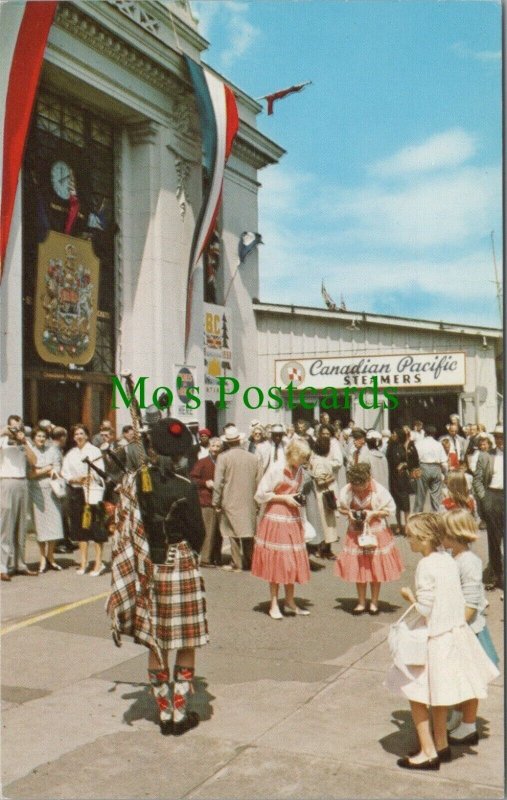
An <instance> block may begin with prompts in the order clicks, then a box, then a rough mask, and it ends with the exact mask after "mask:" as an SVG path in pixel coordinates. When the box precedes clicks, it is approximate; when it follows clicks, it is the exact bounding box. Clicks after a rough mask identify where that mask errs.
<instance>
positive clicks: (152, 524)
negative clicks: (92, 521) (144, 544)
mask: <svg viewBox="0 0 507 800" xmlns="http://www.w3.org/2000/svg"><path fill="white" fill-rule="evenodd" d="M149 470H150V476H151V482H152V485H153V491H152V492H149V493H143V492H142V491H141V476H138V498H139V506H140V510H141V516H142V519H143V524H144V527H145V530H146V533H147V536H148V541H149V544H150V553H151V556H152V560H153V561H154V562H155V563H157V564H160V563H164V561H165V551H166V550H167V546H168V545H170V544H177V543H178V542H182V541H185V542H187V544H188V545H189V546H190V547H191V548H192V550H194V551H195V552H196V553H199V552H200V550H201V547H202V544H203V541H204V534H205V531H204V523H203V519H202V513H201V507H200V505H199V496H198V494H197V489H196V487H195V486H194V484H193V483H191V482H190V481H189V480H188V478H184V477H183V476H182V475H177V474H175V473H174V472H169V471H167V470H164V469H163V468H162V469H160V468H159V467H158V466H150V468H149Z"/></svg>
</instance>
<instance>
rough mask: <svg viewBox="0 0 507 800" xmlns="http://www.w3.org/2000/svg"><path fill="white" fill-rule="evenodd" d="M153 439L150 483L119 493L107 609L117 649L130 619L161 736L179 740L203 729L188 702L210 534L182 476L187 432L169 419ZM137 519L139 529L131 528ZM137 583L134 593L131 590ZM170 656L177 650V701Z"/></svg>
mask: <svg viewBox="0 0 507 800" xmlns="http://www.w3.org/2000/svg"><path fill="white" fill-rule="evenodd" d="M150 439H151V448H149V449H148V456H149V466H148V471H149V479H150V480H149V481H146V467H142V468H141V469H139V470H137V472H136V473H134V474H133V475H130V476H126V478H125V479H124V483H123V485H122V489H123V492H122V495H121V498H122V500H121V502H122V503H123V505H121V504H120V507H119V510H118V520H119V522H118V525H117V531H116V534H115V540H114V544H113V570H112V571H113V584H112V591H111V595H110V598H109V601H108V606H107V608H108V612H109V614H110V615H111V616H112V618H113V636H115V641H117V639H118V638H119V636H118V634H119V628H120V627H122V625H121V622H122V621H124V620H125V619H126V618H128V619H130V620H133V622H132V623H131V628H130V629H129V628H128V626H123V630H124V632H126V633H129V634H130V635H132V636H134V639H135V641H137V642H139V643H141V644H144V645H146V646H147V647H149V648H150V652H149V657H148V676H149V680H150V684H151V687H152V690H153V694H154V696H155V699H156V702H157V705H158V708H159V714H160V729H161V732H162V734H164V735H167V734H174V735H175V736H179V735H181V734H182V733H185V731H188V730H190V729H191V728H195V727H196V725H198V723H199V717H198V716H197V714H196V713H195V712H193V711H189V710H188V705H187V702H188V699H189V695H190V692H191V684H192V680H193V676H194V664H195V648H196V647H200V646H201V645H204V644H206V643H207V642H208V624H207V619H206V600H205V594H204V583H203V580H202V577H201V574H200V572H199V567H198V553H199V551H200V549H201V547H202V543H203V541H204V535H205V531H204V524H203V520H202V514H201V509H200V506H199V498H198V494H197V489H196V487H195V486H194V485H193V484H192V483H191V482H190V481H189V480H188V479H187V478H185V477H183V476H182V475H181V474H178V472H177V470H178V469H179V466H180V462H181V460H182V459H184V458H186V457H188V452H189V450H190V448H191V447H192V436H191V434H190V431H189V430H188V428H187V427H186V426H185V425H184V424H183V423H182V422H180V421H179V420H177V419H173V418H170V417H166V418H163V419H161V420H159V421H158V422H157V423H155V425H154V426H153V427H152V429H151V432H150ZM132 491H134V492H135V496H134V498H133V497H132ZM125 498H127V499H125ZM136 499H137V502H138V504H139V508H137V503H136ZM130 503H132V505H129V504H130ZM132 512H134V515H133V513H132ZM136 512H137V513H136ZM138 512H140V516H139V513H138ZM133 516H134V517H135V519H136V520H137V521H138V522H137V524H135V525H134V526H132V518H133ZM141 523H142V524H141ZM129 525H130V526H131V527H130V528H129ZM126 541H127V546H125V542H126ZM129 545H130V546H129ZM132 553H134V554H135V556H132ZM132 572H134V575H133V576H132ZM132 578H133V579H134V581H135V585H136V588H135V590H134V591H132V590H129V585H131V583H132ZM129 599H130V602H131V604H134V613H131V610H130V616H129V611H128V610H127V611H126V609H125V606H126V604H127V603H128V600H129ZM170 650H176V662H175V667H174V690H173V693H172V696H171V692H170V688H169V678H170V675H169V663H168V659H169V651H170Z"/></svg>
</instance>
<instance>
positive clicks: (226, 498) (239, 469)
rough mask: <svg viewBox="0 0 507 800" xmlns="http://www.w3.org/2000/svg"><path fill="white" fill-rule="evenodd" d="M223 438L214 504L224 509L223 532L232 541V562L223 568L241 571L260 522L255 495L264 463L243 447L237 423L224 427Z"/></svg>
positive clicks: (248, 559)
mask: <svg viewBox="0 0 507 800" xmlns="http://www.w3.org/2000/svg"><path fill="white" fill-rule="evenodd" d="M224 440H225V443H226V445H227V450H226V451H225V453H222V454H221V455H220V458H219V459H218V460H217V465H216V470H215V481H214V487H213V500H212V504H213V506H214V508H216V509H217V510H218V511H220V512H221V514H220V532H221V534H222V536H228V537H229V539H230V543H231V557H232V564H230V565H229V564H226V565H225V567H224V569H227V570H229V571H234V572H241V570H243V569H245V570H249V569H250V566H251V563H252V552H253V537H254V536H255V529H256V523H257V505H256V503H255V500H254V495H255V492H256V490H257V486H258V484H259V482H260V480H261V478H262V474H263V467H262V461H261V460H260V458H258V457H257V456H256V455H254V454H253V453H249V452H247V451H246V450H243V448H241V447H240V442H241V433H240V432H239V430H238V429H237V428H236V426H235V425H229V426H228V427H227V428H226V429H225V431H224Z"/></svg>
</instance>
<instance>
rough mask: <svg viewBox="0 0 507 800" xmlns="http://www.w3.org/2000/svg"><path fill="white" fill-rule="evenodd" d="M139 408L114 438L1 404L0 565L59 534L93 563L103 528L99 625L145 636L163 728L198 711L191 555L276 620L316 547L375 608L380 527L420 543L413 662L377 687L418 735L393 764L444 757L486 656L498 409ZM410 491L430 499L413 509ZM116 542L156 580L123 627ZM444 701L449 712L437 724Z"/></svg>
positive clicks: (198, 588) (466, 722)
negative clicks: (30, 541)
mask: <svg viewBox="0 0 507 800" xmlns="http://www.w3.org/2000/svg"><path fill="white" fill-rule="evenodd" d="M144 422H145V427H144V428H142V429H141V430H136V429H134V427H133V426H132V425H127V426H125V427H124V428H123V429H122V432H121V437H119V438H117V437H116V435H115V432H114V430H113V427H112V424H111V422H109V421H108V420H104V421H103V423H102V424H101V425H100V429H99V431H98V432H97V434H96V435H95V436H93V438H92V437H91V436H90V432H89V431H88V429H87V427H86V426H85V425H84V424H82V423H78V424H76V425H74V426H73V427H72V429H71V431H70V432H69V434H67V431H66V430H65V429H63V428H61V427H58V426H55V425H53V424H52V423H51V422H50V421H49V420H41V421H40V422H39V423H38V424H37V425H36V426H35V427H34V428H33V430H30V429H27V428H25V426H24V425H23V422H22V420H21V418H20V417H19V416H17V415H11V416H10V417H9V419H8V420H7V426H6V427H5V428H4V429H3V430H2V431H0V488H1V512H2V519H1V578H2V581H10V580H11V575H12V574H25V575H30V576H35V575H38V574H42V573H44V572H46V571H47V570H51V569H53V570H60V569H61V565H60V564H58V562H57V560H56V558H55V554H58V553H62V552H69V553H71V552H74V550H76V549H77V550H78V555H79V563H78V565H77V573H78V574H79V575H85V574H89V575H90V576H93V577H97V576H99V575H101V574H103V572H104V571H105V570H106V565H105V563H104V561H103V546H104V543H105V542H106V541H107V539H108V536H110V535H112V534H115V539H114V543H113V564H112V571H113V581H112V584H113V589H112V593H111V599H110V606H109V610H110V615H111V616H112V617H113V618H114V619H115V620H116V622H115V625H116V626H117V631H116V632H117V633H119V632H120V629H122V630H123V632H127V633H130V635H133V636H134V638H135V640H136V641H139V642H142V643H143V644H146V645H147V646H148V647H149V648H150V654H149V662H148V672H149V679H150V683H151V685H152V689H153V694H154V696H155V698H156V700H157V703H158V706H159V710H160V724H161V731H162V733H164V734H165V735H167V734H168V733H171V734H175V735H179V734H181V733H183V732H185V731H186V730H189V729H190V728H192V727H195V725H196V724H198V718H197V717H196V715H195V713H193V712H190V711H188V709H186V698H187V696H188V695H189V692H190V684H191V681H192V677H193V674H194V673H193V671H194V658H195V656H194V648H195V647H198V646H201V645H202V644H205V643H206V642H207V641H208V631H207V621H206V608H205V599H204V584H203V581H202V575H201V569H202V568H217V567H221V568H222V569H224V570H226V571H229V572H251V573H252V574H253V575H254V576H256V577H258V578H260V579H262V580H263V581H265V582H266V583H267V584H268V586H269V611H268V613H269V616H270V618H271V619H273V620H276V621H281V620H283V619H284V617H285V616H290V615H293V616H301V617H307V616H308V615H309V614H310V612H309V610H308V609H307V608H304V607H301V606H300V605H298V603H296V600H295V585H296V584H304V583H307V582H308V581H309V580H310V576H311V572H312V571H315V570H319V569H323V568H324V567H325V561H330V562H334V574H335V575H336V577H337V578H338V579H340V580H342V581H345V582H348V583H351V584H354V585H355V588H356V592H357V603H356V605H355V606H354V608H353V610H352V613H353V614H354V615H360V614H363V613H369V614H371V615H377V614H378V613H379V611H380V608H379V595H380V590H381V586H382V584H383V583H386V582H390V581H396V580H398V579H399V578H400V576H401V575H402V573H403V571H404V565H403V562H402V558H401V554H400V551H399V549H398V546H397V544H396V539H395V536H396V534H398V535H404V536H407V537H408V540H409V544H410V547H411V549H412V550H413V551H414V552H417V553H420V554H421V555H422V559H421V562H420V564H419V566H418V568H417V571H416V576H415V583H416V587H415V594H414V593H413V592H412V590H411V589H409V588H408V587H405V588H404V589H402V595H403V597H404V598H405V599H406V600H407V601H408V602H410V603H412V604H413V605H414V608H415V609H416V610H417V611H418V613H419V614H420V615H421V617H422V618H424V620H425V626H426V627H427V630H428V643H427V660H426V661H425V663H424V666H422V665H421V666H419V667H414V666H412V667H411V668H410V669H409V670H408V671H407V670H403V669H402V670H400V668H399V665H397V666H395V667H393V670H392V673H391V676H390V684H391V688H393V690H394V691H397V692H399V693H401V694H403V695H404V696H405V697H407V698H408V699H409V700H410V703H411V707H412V713H413V718H414V724H415V726H416V729H417V732H418V736H419V742H420V750H419V751H418V753H416V754H414V755H413V756H410V757H408V756H407V757H406V758H404V759H400V762H399V765H400V766H401V767H404V768H409V769H411V768H417V769H438V768H439V766H440V763H441V762H442V761H445V760H449V758H450V751H449V742H451V743H453V742H454V743H456V742H458V743H459V742H465V743H468V742H469V741H472V740H474V741H475V737H476V736H477V732H476V727H475V718H476V714H477V704H478V701H479V700H480V699H481V698H483V697H485V696H486V684H487V683H488V682H489V681H490V680H492V678H494V677H495V676H496V675H497V674H498V671H497V670H496V663H497V661H498V659H497V656H496V653H495V651H494V647H493V645H492V642H491V639H490V637H489V633H488V631H487V626H486V625H485V619H484V609H485V607H486V605H487V603H486V602H485V599H484V588H486V589H488V590H494V589H496V588H498V587H503V553H502V541H503V527H504V503H503V498H504V487H503V438H504V437H503V427H502V426H500V425H497V426H496V427H495V429H494V431H493V432H491V433H488V432H487V431H485V430H483V429H482V428H483V426H479V425H474V424H471V425H467V426H465V428H464V429H462V428H461V425H460V421H459V419H457V418H456V417H451V418H450V420H449V423H448V425H447V433H446V434H445V435H444V436H440V437H439V438H438V439H437V436H436V429H435V428H434V427H433V426H431V425H426V426H424V425H423V423H422V422H421V421H415V422H414V423H413V425H412V426H408V425H406V426H402V427H399V428H397V429H395V430H394V431H392V432H391V431H388V430H382V431H377V430H374V429H370V430H364V429H363V428H361V427H359V426H357V425H355V423H354V422H353V421H352V420H351V421H350V422H349V424H348V425H347V426H346V427H342V426H341V424H340V423H338V422H336V423H334V424H332V423H331V420H330V418H329V415H328V414H327V413H326V412H323V413H322V414H321V415H320V419H319V421H318V422H317V421H316V422H315V424H314V425H310V424H309V423H307V422H306V421H304V420H302V419H300V420H298V421H297V422H296V423H295V425H294V426H288V427H287V428H286V427H284V426H283V425H282V424H279V423H277V424H274V425H263V424H261V423H260V421H259V420H252V422H251V425H250V429H249V431H248V432H247V433H242V432H241V431H240V430H239V429H238V428H237V426H236V425H235V424H234V423H232V422H229V423H227V424H226V425H225V426H224V428H223V430H222V432H221V435H220V436H213V435H212V432H211V431H210V430H209V429H207V428H201V429H199V423H198V422H197V420H191V421H189V422H187V424H186V425H185V424H183V423H182V422H181V421H179V420H175V419H172V418H170V417H167V416H164V414H163V413H162V412H160V411H158V410H157V409H152V410H151V412H150V413H148V414H147V415H146V418H145V420H144ZM141 434H142V437H141ZM129 480H131V481H132V480H133V481H134V482H133V483H130V484H129ZM132 492H133V494H134V495H135V497H136V498H137V499H136V500H135V504H134V507H135V508H136V509H138V510H139V516H138V517H136V519H137V523H141V524H142V525H143V526H144V529H145V531H146V532H147V533H146V536H145V537H144V538H143V535H141V534H140V531H142V527H141V528H139V527H137V523H136V524H135V525H134V527H132V520H133V519H134V516H133V514H132V507H131V506H130V507H129V508H130V510H125V509H126V508H127V506H126V505H125V503H126V502H127V501H125V499H124V498H125V497H128V498H129V499H128V503H130V502H131V501H132V496H133V495H132ZM428 495H429V504H430V507H431V512H430V513H425V511H424V509H425V505H426V502H427V499H428ZM411 498H412V499H411ZM29 503H30V505H31V509H32V512H31V513H32V519H33V525H34V529H35V532H36V535H37V541H38V544H39V549H40V562H39V568H38V570H37V571H35V570H32V569H30V568H29V566H28V565H27V564H26V562H25V552H24V551H25V534H26V521H27V511H28V504H29ZM115 509H116V511H115ZM480 527H482V528H485V529H486V531H487V539H488V552H489V563H488V566H487V568H486V570H485V572H484V574H483V573H482V564H481V562H480V560H479V559H478V558H477V557H476V556H475V555H474V554H473V553H472V552H471V551H470V550H469V544H470V543H471V542H472V541H474V540H475V539H476V538H477V535H478V533H477V532H478V530H479V528H480ZM136 537H137V538H136ZM224 539H226V540H228V544H229V547H228V548H226V547H224ZM134 540H135V541H134ZM341 540H342V541H341ZM339 541H341V545H340V549H339V550H337V547H338V545H337V543H338V542H339ZM90 542H93V543H94V560H93V564H92V565H91V567H92V568H91V570H90V571H88V570H89V564H88V548H89V544H90ZM143 542H144V544H143ZM129 543H130V544H132V543H133V547H130V549H129ZM143 547H144V551H143ZM333 548H335V550H333ZM134 550H135V551H136V552H138V554H139V553H140V552H143V558H144V561H143V562H142V563H143V564H144V566H142V567H141V569H142V573H143V575H144V576H145V577H147V578H149V579H150V580H151V581H152V582H153V585H154V596H155V597H156V602H155V604H153V602H152V599H150V598H152V595H150V594H148V595H146V597H145V598H144V601H143V603H144V605H143V615H141V617H142V620H141V621H143V620H144V622H146V619H147V618H150V619H151V622H150V624H149V625H148V626H147V627H146V629H145V628H143V626H142V625H141V628H140V629H139V627H138V628H136V627H135V626H136V625H138V626H139V624H140V623H139V620H140V619H141V617H140V615H139V613H138V610H139V609H137V608H136V609H135V613H132V604H133V603H134V606H135V604H136V603H137V602H138V600H137V597H136V591H131V590H130V589H129V588H128V586H129V581H128V580H127V577H126V576H130V580H132V581H135V580H136V577H135V571H136V570H139V569H140V567H139V564H140V563H141V562H140V561H139V559H138V560H137V561H136V562H135V563H134V562H133V561H132V555H131V553H132V552H133V551H134ZM336 550H337V551H336ZM225 552H227V553H229V554H230V557H229V558H227V559H224V555H225ZM223 560H226V561H227V563H223ZM146 564H148V565H149V564H151V566H146ZM145 583H146V582H143V581H141V586H142V587H143V586H144V588H146V585H145ZM281 586H283V587H284V601H283V604H281V602H280V598H279V593H280V587H281ZM368 586H369V588H370V598H369V600H368V599H367V593H368ZM175 598H176V599H177V601H178V613H177V614H176V612H175V611H174V608H175V607H174V606H173V604H174V603H175V602H176V599H175ZM502 598H503V595H502ZM147 609H148V610H147ZM175 614H176V616H175ZM134 618H135V622H134V623H132V621H131V620H132V619H134ZM129 620H130V622H128V621H129ZM176 621H177V624H176ZM143 624H144V623H143ZM463 626H466V630H464V629H463ZM444 634H445V635H444ZM473 634H476V636H474V635H473ZM478 643H479V644H478ZM478 647H479V650H478V649H477V648H478ZM172 649H175V650H176V651H177V656H176V665H175V673H174V674H175V678H174V680H175V688H174V694H173V699H172V701H170V690H169V666H168V652H169V651H170V650H172ZM449 653H452V654H453V658H452V659H450V657H449V658H448V655H449ZM444 662H445V664H444ZM451 673H452V674H451ZM388 683H389V681H388ZM450 706H453V707H455V715H454V716H455V719H457V723H456V730H455V731H453V735H452V737H450V736H448V728H447V725H446V714H447V708H448V707H450ZM430 707H431V708H432V709H433V712H434V714H433V732H434V737H432V734H431V732H430V724H429V711H428V709H429V708H430ZM444 708H445V710H446V713H445V714H444V712H443V710H442V709H444Z"/></svg>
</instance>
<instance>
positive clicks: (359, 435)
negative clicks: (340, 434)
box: [347, 428, 371, 467]
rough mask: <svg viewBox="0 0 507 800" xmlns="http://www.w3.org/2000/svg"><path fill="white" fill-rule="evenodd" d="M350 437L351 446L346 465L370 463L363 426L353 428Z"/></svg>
mask: <svg viewBox="0 0 507 800" xmlns="http://www.w3.org/2000/svg"><path fill="white" fill-rule="evenodd" d="M350 438H351V439H352V447H351V449H350V455H349V457H348V461H347V467H350V466H352V465H353V464H354V465H355V464H370V466H371V458H370V451H369V450H368V446H367V444H366V431H365V430H363V428H353V429H352V433H351V434H350Z"/></svg>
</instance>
